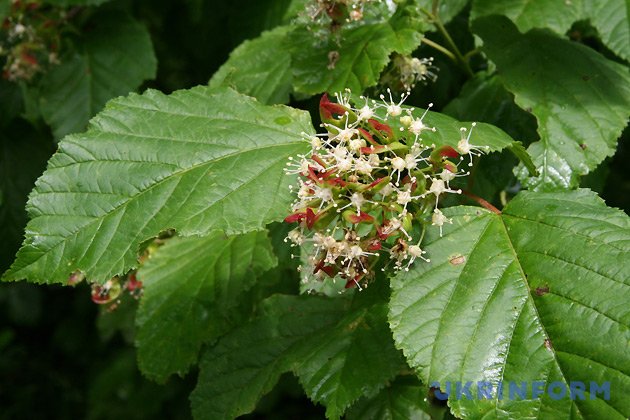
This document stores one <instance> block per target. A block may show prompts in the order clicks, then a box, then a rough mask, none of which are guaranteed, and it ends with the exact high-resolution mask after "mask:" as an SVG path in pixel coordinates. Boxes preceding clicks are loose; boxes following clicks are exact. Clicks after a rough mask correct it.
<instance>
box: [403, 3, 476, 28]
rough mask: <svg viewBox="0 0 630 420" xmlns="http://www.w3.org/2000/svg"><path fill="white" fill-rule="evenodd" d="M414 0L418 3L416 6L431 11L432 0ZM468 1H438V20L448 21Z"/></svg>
mask: <svg viewBox="0 0 630 420" xmlns="http://www.w3.org/2000/svg"><path fill="white" fill-rule="evenodd" d="M415 1H416V3H417V4H418V7H422V8H423V9H425V10H427V11H429V12H432V11H433V0H415ZM468 1H469V0H448V1H440V2H438V10H437V12H438V13H437V14H438V16H439V17H440V20H441V21H442V22H443V23H448V22H450V21H451V20H452V19H453V18H454V17H455V16H457V15H458V14H459V12H461V11H462V10H463V9H464V7H466V5H467V4H468Z"/></svg>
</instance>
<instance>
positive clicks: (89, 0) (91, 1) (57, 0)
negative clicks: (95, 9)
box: [43, 0, 109, 7]
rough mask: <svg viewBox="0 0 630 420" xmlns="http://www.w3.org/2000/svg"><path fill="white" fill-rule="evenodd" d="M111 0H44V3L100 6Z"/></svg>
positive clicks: (61, 5) (63, 5) (65, 5)
mask: <svg viewBox="0 0 630 420" xmlns="http://www.w3.org/2000/svg"><path fill="white" fill-rule="evenodd" d="M108 1H109V0H43V3H45V4H50V5H53V6H60V7H68V6H98V5H99V4H103V3H106V2H108Z"/></svg>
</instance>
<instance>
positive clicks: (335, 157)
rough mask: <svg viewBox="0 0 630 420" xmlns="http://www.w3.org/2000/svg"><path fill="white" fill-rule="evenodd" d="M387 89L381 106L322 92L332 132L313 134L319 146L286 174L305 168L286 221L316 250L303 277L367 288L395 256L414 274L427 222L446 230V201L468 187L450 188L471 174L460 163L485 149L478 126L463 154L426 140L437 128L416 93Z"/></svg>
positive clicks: (295, 239)
mask: <svg viewBox="0 0 630 420" xmlns="http://www.w3.org/2000/svg"><path fill="white" fill-rule="evenodd" d="M388 94H389V97H387V98H386V97H385V96H383V95H381V101H380V102H377V101H373V100H372V101H370V100H368V99H367V98H363V97H361V98H360V102H361V104H360V105H359V106H356V107H355V106H353V104H352V103H351V100H350V92H349V91H347V92H346V93H345V94H343V95H342V94H338V95H336V99H337V101H336V102H331V101H330V100H329V98H328V96H327V95H324V96H323V97H322V99H321V101H320V115H321V119H322V126H323V127H324V128H325V129H326V131H327V132H326V133H325V134H321V135H316V136H308V135H305V139H306V140H307V141H308V142H309V144H310V149H311V150H310V151H309V153H307V154H304V155H299V156H297V158H290V160H289V162H288V164H287V168H286V173H287V174H299V178H298V183H297V185H294V186H291V189H292V191H294V193H295V194H296V196H297V198H296V200H295V202H294V203H293V208H292V213H291V214H290V215H289V216H287V217H286V219H285V221H286V222H288V223H298V227H297V228H296V229H294V230H292V231H291V232H290V233H289V235H288V237H287V241H290V242H292V244H293V246H302V245H303V244H305V243H307V242H308V244H309V245H310V246H311V247H312V248H313V250H314V252H313V254H312V255H310V256H309V258H308V261H309V267H308V268H305V267H302V268H301V271H302V272H303V273H304V275H305V281H308V280H309V278H310V277H311V276H315V277H316V278H318V279H323V278H324V277H325V276H329V277H331V278H337V277H340V278H342V279H344V280H345V281H346V287H352V286H358V287H359V288H361V287H362V285H365V284H366V283H367V280H368V279H369V278H370V277H371V276H372V275H373V273H374V269H375V267H376V266H377V264H378V262H379V258H378V257H379V256H380V255H382V254H389V257H390V260H391V261H392V262H393V266H394V268H395V269H397V270H401V269H404V270H408V269H409V267H410V266H411V264H413V263H414V261H415V260H417V259H422V260H425V261H429V260H428V259H427V258H425V257H424V254H425V251H424V250H422V249H421V248H420V245H421V241H422V236H423V235H424V230H425V228H426V226H427V225H434V226H437V227H439V229H440V234H441V229H442V226H443V225H444V224H445V223H450V220H449V219H448V218H447V217H446V216H445V215H444V214H443V213H442V211H441V210H440V209H439V208H438V203H439V200H440V199H441V198H442V197H444V195H445V194H460V193H461V190H458V189H454V188H452V187H451V185H450V182H451V181H452V180H453V179H454V178H455V177H457V176H464V175H467V174H468V173H467V172H464V171H460V170H458V168H457V163H459V162H460V161H462V160H463V159H464V157H463V156H461V155H470V156H471V157H472V155H474V154H479V152H480V150H481V148H479V147H478V146H474V145H472V144H470V134H471V132H472V130H471V131H469V132H468V136H466V137H462V138H461V140H460V141H459V143H458V146H457V150H455V149H454V148H452V147H450V146H442V147H436V146H435V145H434V144H426V143H425V142H424V141H423V138H422V135H423V133H425V132H427V131H436V128H434V127H430V126H429V125H427V123H426V122H425V118H426V116H427V113H428V108H427V110H426V111H425V112H424V113H423V114H422V115H421V116H419V117H416V116H414V114H413V112H412V111H413V109H412V108H407V107H405V108H403V106H402V104H403V102H404V101H405V99H406V98H407V97H408V93H406V94H403V95H402V96H401V98H400V99H399V100H398V101H396V100H394V98H393V97H392V94H391V92H390V91H389V90H388ZM429 107H430V106H429ZM379 115H380V117H379ZM473 126H474V124H473ZM465 132H466V131H465V130H464V131H462V133H465ZM449 158H459V159H458V160H457V163H455V162H452V161H450V160H448V159H449ZM471 159H472V158H471ZM416 234H419V235H420V238H418V239H417V240H414V238H413V237H412V235H414V236H415V235H416ZM382 269H384V268H382Z"/></svg>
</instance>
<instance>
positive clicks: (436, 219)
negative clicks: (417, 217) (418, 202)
mask: <svg viewBox="0 0 630 420" xmlns="http://www.w3.org/2000/svg"><path fill="white" fill-rule="evenodd" d="M431 222H432V224H433V226H439V228H440V237H442V226H444V223H453V221H452V220H451V219H449V218H447V217H446V216H444V213H442V211H441V210H440V209H435V210H433V215H432V216H431Z"/></svg>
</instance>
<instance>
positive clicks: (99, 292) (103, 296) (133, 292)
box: [68, 271, 143, 311]
mask: <svg viewBox="0 0 630 420" xmlns="http://www.w3.org/2000/svg"><path fill="white" fill-rule="evenodd" d="M83 280H85V275H84V274H83V273H82V272H81V271H75V272H74V273H72V274H71V275H70V277H69V278H68V286H76V285H77V284H79V283H81V282H82V281H83ZM90 287H91V289H92V292H91V297H92V302H94V303H96V304H97V305H109V306H108V310H110V311H113V310H114V309H116V308H117V307H118V305H119V304H120V299H121V297H122V296H121V295H122V293H123V292H125V291H126V292H128V294H129V296H131V297H132V298H133V299H136V300H137V299H140V297H141V296H142V293H143V288H142V282H141V281H139V280H138V279H137V278H136V273H135V272H133V271H132V272H131V273H129V274H128V275H127V276H125V278H124V279H121V278H120V277H118V276H115V277H113V278H111V279H109V280H107V281H106V282H105V283H104V284H97V283H92V285H91V286H90Z"/></svg>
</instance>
